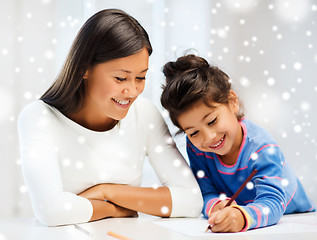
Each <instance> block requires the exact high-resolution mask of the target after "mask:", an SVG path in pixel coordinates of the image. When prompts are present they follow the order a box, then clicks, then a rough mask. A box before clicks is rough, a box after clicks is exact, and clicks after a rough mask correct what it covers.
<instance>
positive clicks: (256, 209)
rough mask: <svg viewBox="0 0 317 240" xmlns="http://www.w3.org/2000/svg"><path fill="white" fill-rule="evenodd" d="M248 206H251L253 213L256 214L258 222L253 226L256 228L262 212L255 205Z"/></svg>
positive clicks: (259, 222)
mask: <svg viewBox="0 0 317 240" xmlns="http://www.w3.org/2000/svg"><path fill="white" fill-rule="evenodd" d="M249 207H250V208H252V209H253V210H254V211H255V213H256V216H257V222H258V225H256V226H255V228H258V227H259V226H260V224H261V215H262V212H261V210H260V209H259V208H257V207H256V206H249Z"/></svg>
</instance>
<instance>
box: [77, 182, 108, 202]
mask: <svg viewBox="0 0 317 240" xmlns="http://www.w3.org/2000/svg"><path fill="white" fill-rule="evenodd" d="M103 190H104V187H103V186H102V185H95V186H93V187H91V188H88V189H87V190H85V191H83V192H81V193H80V194H78V196H81V197H84V198H87V199H94V200H106V199H105V195H104V192H103Z"/></svg>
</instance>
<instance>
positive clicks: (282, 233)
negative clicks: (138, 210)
mask: <svg viewBox="0 0 317 240" xmlns="http://www.w3.org/2000/svg"><path fill="white" fill-rule="evenodd" d="M206 224H207V221H206V220H204V219H195V218H175V219H161V218H157V217H150V216H147V215H141V216H140V217H139V218H109V219H104V220H100V221H96V222H91V223H84V224H78V225H77V226H79V228H81V229H78V228H76V227H74V225H69V226H61V227H46V226H43V225H41V224H40V223H39V222H37V221H36V220H35V219H31V218H24V219H23V218H11V219H1V218H0V240H16V239H19V240H24V239H25V240H37V239H41V240H53V239H54V240H68V239H76V240H91V239H96V240H101V239H102V240H107V239H108V240H111V239H112V240H115V239H116V238H113V237H111V236H109V235H107V231H112V232H116V233H118V234H120V235H124V236H126V237H129V238H130V239H133V240H145V239H146V240H156V239H157V240H178V239H179V240H198V239H216V240H217V239H221V240H222V239H225V240H226V239H234V240H240V239H241V240H242V239H246V240H255V239H256V240H266V239H267V240H292V239H294V240H295V239H296V240H298V239H303V240H310V239H314V240H317V213H307V214H292V215H285V216H283V218H282V219H281V221H280V222H279V223H278V224H277V225H274V226H271V227H266V228H262V229H257V230H250V231H248V232H244V233H229V234H217V233H209V234H205V233H204V232H203V231H202V229H205V228H206V226H207V225H206ZM86 231H87V232H89V234H87V232H86ZM184 231H185V233H184ZM197 232H198V235H197ZM195 234H196V235H195ZM199 234H200V235H199Z"/></svg>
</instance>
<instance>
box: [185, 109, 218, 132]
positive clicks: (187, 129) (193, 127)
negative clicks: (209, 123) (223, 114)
mask: <svg viewBox="0 0 317 240" xmlns="http://www.w3.org/2000/svg"><path fill="white" fill-rule="evenodd" d="M212 113H213V112H209V113H207V114H206V115H205V116H204V117H203V118H202V119H201V121H204V120H205V119H206V118H207V117H208V116H209V115H210V114H212ZM191 128H194V127H187V128H185V129H184V132H186V131H187V130H188V129H191Z"/></svg>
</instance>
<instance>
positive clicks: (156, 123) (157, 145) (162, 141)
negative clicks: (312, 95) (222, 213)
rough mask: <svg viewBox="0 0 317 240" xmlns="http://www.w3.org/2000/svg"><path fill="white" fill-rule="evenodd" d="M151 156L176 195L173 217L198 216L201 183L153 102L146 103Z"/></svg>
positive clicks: (173, 194) (148, 142) (149, 155)
mask: <svg viewBox="0 0 317 240" xmlns="http://www.w3.org/2000/svg"><path fill="white" fill-rule="evenodd" d="M144 104H147V107H146V111H145V112H146V114H145V115H146V116H144V118H145V119H147V124H148V125H149V126H151V127H148V126H144V128H147V129H148V132H147V155H148V158H149V162H150V163H151V165H152V166H153V168H154V171H155V173H156V175H157V176H158V178H159V179H160V181H161V183H162V184H163V185H164V186H167V187H168V188H169V190H170V193H171V197H172V212H171V217H197V216H199V215H200V212H201V209H202V204H203V201H202V196H201V193H200V191H199V186H198V184H197V182H196V180H195V178H194V176H193V174H192V172H191V170H190V168H189V166H188V164H187V163H186V161H185V160H184V158H183V156H182V155H181V154H180V152H179V151H178V150H177V148H176V145H175V143H174V141H173V139H172V137H171V135H170V133H169V130H168V128H167V125H166V123H165V122H164V119H163V118H162V116H161V114H160V113H159V111H158V110H157V109H156V107H155V106H154V105H152V103H150V102H145V103H144Z"/></svg>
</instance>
